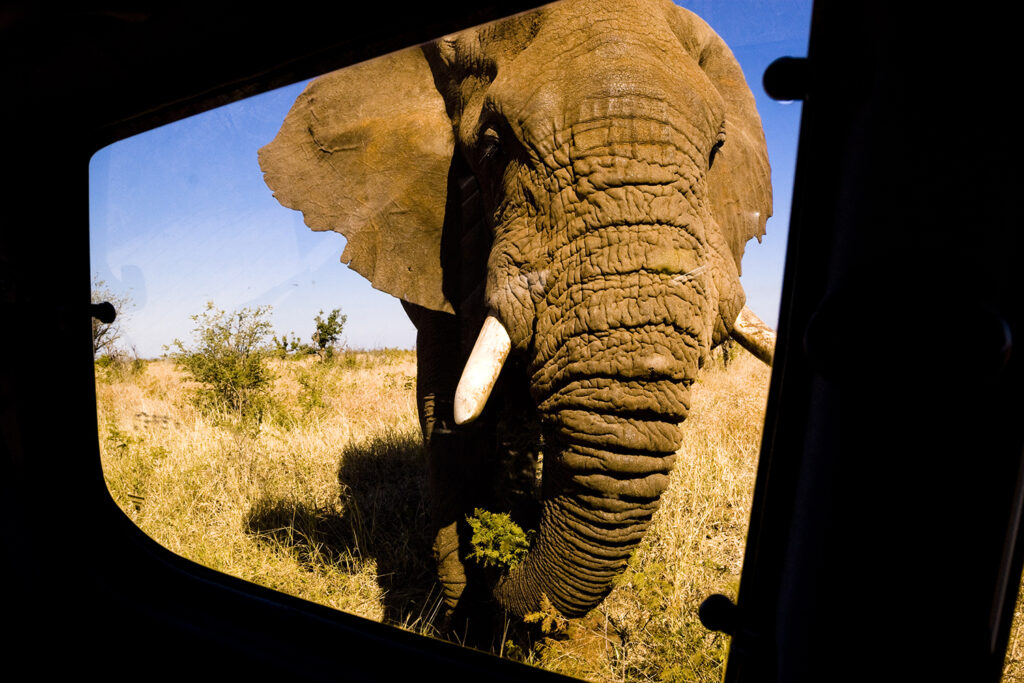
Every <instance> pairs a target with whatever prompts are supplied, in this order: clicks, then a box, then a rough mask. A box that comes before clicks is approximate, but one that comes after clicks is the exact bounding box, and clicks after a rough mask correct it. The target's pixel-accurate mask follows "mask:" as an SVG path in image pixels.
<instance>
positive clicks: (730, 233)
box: [667, 5, 772, 272]
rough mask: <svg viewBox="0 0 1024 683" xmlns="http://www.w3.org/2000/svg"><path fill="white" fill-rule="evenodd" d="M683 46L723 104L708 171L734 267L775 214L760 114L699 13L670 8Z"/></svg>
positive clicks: (740, 74) (724, 47)
mask: <svg viewBox="0 0 1024 683" xmlns="http://www.w3.org/2000/svg"><path fill="white" fill-rule="evenodd" d="M667 10H668V15H669V16H668V21H669V24H670V26H671V27H672V30H673V32H674V33H675V34H676V36H677V37H678V38H679V40H680V42H682V44H683V47H684V48H685V49H686V50H687V52H689V54H690V55H692V56H693V57H694V59H696V60H697V63H698V64H699V65H700V67H701V69H703V70H704V73H705V74H706V75H707V77H708V78H709V79H710V80H711V83H712V84H713V85H714V86H715V88H716V89H717V90H718V93H719V94H720V95H721V97H722V100H723V101H724V103H725V143H724V144H723V145H722V147H721V149H719V150H718V153H717V154H716V155H715V159H714V163H713V164H712V166H711V170H710V171H709V172H708V186H709V192H710V195H711V196H710V200H711V210H712V212H713V214H714V216H715V220H716V221H717V222H718V225H719V227H720V228H721V230H722V233H723V234H724V235H725V239H726V241H727V242H728V244H729V249H730V251H731V252H732V255H733V258H734V259H735V260H736V270H737V272H739V270H740V261H741V259H742V258H743V250H744V248H745V246H746V244H747V241H748V240H749V239H750V238H752V237H756V238H757V240H758V241H759V242H760V241H761V236H762V235H764V233H765V229H764V226H765V222H766V221H767V220H768V218H769V217H770V216H771V215H772V182H771V170H770V168H769V166H768V147H767V145H766V144H765V139H764V131H763V130H762V128H761V117H760V116H758V114H757V107H756V105H755V104H754V95H753V93H751V92H750V88H749V87H748V86H747V81H746V79H745V78H744V77H743V70H742V69H740V65H739V62H737V61H736V57H734V56H733V54H732V51H731V50H730V49H729V47H728V46H727V45H726V44H725V41H723V40H722V39H721V38H720V37H719V36H718V34H717V33H715V32H714V30H712V28H711V27H710V26H708V25H707V24H706V23H704V21H703V20H702V19H700V18H699V17H698V16H697V15H695V14H693V13H692V12H689V11H687V10H685V9H683V8H681V7H677V6H675V5H672V6H670V7H668V8H667Z"/></svg>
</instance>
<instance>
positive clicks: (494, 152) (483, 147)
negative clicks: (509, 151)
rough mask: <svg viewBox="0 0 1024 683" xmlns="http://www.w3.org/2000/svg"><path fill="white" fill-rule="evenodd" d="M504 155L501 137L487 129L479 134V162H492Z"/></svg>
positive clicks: (494, 131)
mask: <svg viewBox="0 0 1024 683" xmlns="http://www.w3.org/2000/svg"><path fill="white" fill-rule="evenodd" d="M503 153H504V148H503V147H502V144H501V136H500V135H498V131H496V130H495V129H494V128H487V129H485V130H484V132H483V133H481V134H480V162H481V163H488V162H491V161H494V160H495V159H497V158H498V157H500V156H501V155H502V154H503Z"/></svg>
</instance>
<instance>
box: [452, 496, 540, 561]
mask: <svg viewBox="0 0 1024 683" xmlns="http://www.w3.org/2000/svg"><path fill="white" fill-rule="evenodd" d="M466 521H467V522H469V526H470V528H471V529H472V530H473V537H472V538H471V539H470V543H471V544H472V546H473V552H471V553H470V554H469V557H470V558H471V559H474V560H476V561H477V562H479V563H480V564H482V565H483V566H484V567H501V568H504V569H512V568H513V567H515V566H516V565H517V564H519V563H520V562H522V560H523V558H524V557H526V553H527V551H528V550H529V549H530V538H529V535H528V534H527V533H526V532H525V531H523V529H522V527H520V526H519V525H518V524H516V523H515V522H513V521H512V518H511V517H509V515H508V513H506V512H488V511H487V510H482V509H480V508H476V509H475V510H473V515H472V516H471V517H466Z"/></svg>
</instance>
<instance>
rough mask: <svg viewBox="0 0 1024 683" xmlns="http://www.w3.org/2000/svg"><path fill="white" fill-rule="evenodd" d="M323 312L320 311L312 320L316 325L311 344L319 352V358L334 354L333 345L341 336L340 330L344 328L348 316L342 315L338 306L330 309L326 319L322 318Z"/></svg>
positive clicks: (329, 356)
mask: <svg viewBox="0 0 1024 683" xmlns="http://www.w3.org/2000/svg"><path fill="white" fill-rule="evenodd" d="M323 314H324V312H323V311H320V313H319V315H317V316H316V318H315V319H314V320H313V323H314V324H315V325H316V330H315V331H314V332H313V344H315V345H316V352H317V353H319V354H320V358H321V359H327V358H331V357H332V356H334V346H335V345H336V344H337V343H338V339H340V338H341V331H342V330H343V329H344V328H345V321H347V320H348V316H347V315H342V314H341V309H340V308H335V309H334V310H333V311H331V312H330V313H329V314H328V316H327V319H326V320H325V319H324V318H323Z"/></svg>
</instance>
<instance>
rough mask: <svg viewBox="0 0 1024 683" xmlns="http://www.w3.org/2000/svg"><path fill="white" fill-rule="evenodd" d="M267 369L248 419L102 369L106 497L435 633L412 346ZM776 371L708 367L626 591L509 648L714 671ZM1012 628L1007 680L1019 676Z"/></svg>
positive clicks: (149, 528) (171, 383) (594, 674)
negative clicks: (723, 599)
mask: <svg viewBox="0 0 1024 683" xmlns="http://www.w3.org/2000/svg"><path fill="white" fill-rule="evenodd" d="M274 371H275V373H276V374H277V380H276V382H275V386H274V401H273V407H272V409H271V410H270V412H269V413H268V416H267V418H266V419H265V420H264V422H263V423H262V424H261V425H260V427H259V428H258V430H251V429H250V430H239V429H233V428H231V427H230V426H227V423H226V422H225V421H224V420H223V419H217V418H216V417H215V416H209V415H204V414H202V413H200V412H199V411H197V410H196V409H195V408H194V407H193V406H192V405H191V403H190V401H189V390H190V386H189V384H188V382H186V381H185V380H184V377H183V376H182V374H181V373H180V372H179V371H177V370H176V369H175V368H174V366H173V364H171V363H170V362H169V361H155V362H150V363H147V364H146V365H145V367H144V369H142V371H141V372H138V371H137V372H134V373H133V372H130V371H117V369H116V368H115V369H101V370H98V371H97V372H98V377H97V394H98V399H99V400H98V410H99V425H100V433H99V437H100V443H101V452H102V457H103V468H104V473H105V475H106V478H107V484H108V486H109V488H110V491H111V494H112V495H113V497H114V499H115V500H116V501H117V503H118V504H119V505H120V506H121V507H122V509H123V510H124V511H125V513H126V514H127V515H128V516H129V517H131V519H132V520H133V521H134V522H135V523H136V524H137V525H138V526H139V527H140V528H141V529H142V530H143V531H145V532H146V533H147V534H149V535H150V536H151V537H153V538H154V539H156V540H157V541H158V542H159V543H161V544H162V545H164V546H166V547H167V548H170V549H171V550H173V551H175V552H177V553H179V554H181V555H183V556H185V557H187V558H190V559H192V560H195V561H197V562H200V563H202V564H204V565H206V566H209V567H212V568H214V569H217V570H219V571H223V572H225V573H228V574H232V575H234V576H238V577H241V578H244V579H247V580H250V581H253V582H255V583H258V584H262V585H264V586H268V587H270V588H274V589H277V590H280V591H283V592H285V593H290V594H292V595H296V596H299V597H302V598H305V599H307V600H311V601H315V602H319V603H322V604H325V605H329V606H331V607H335V608H337V609H339V610H344V611H346V612H351V613H354V614H358V615H360V616H363V617H367V618H370V619H375V620H378V621H385V622H386V623H390V624H393V625H396V626H399V627H402V628H406V629H410V630H413V631H416V632H419V633H423V634H426V635H436V632H435V630H434V624H435V617H436V616H437V610H438V603H439V601H438V592H437V588H436V586H435V581H434V578H433V571H432V567H431V561H430V549H429V548H430V540H429V538H427V535H428V533H427V523H426V504H425V491H424V486H425V471H424V461H423V453H422V446H421V440H420V436H419V429H418V425H417V421H416V409H415V399H414V394H415V388H414V385H415V380H414V377H415V374H416V369H415V357H414V354H413V353H412V352H400V351H380V352H362V353H359V352H357V353H352V352H350V353H345V354H342V355H341V356H340V357H338V358H335V359H334V361H333V362H331V363H329V364H323V363H320V362H318V361H316V360H315V359H313V358H307V359H305V360H301V361H291V360H289V361H275V362H274ZM768 379H769V371H768V369H767V368H765V367H764V366H763V365H761V364H760V363H759V362H758V361H756V360H755V359H753V357H752V356H750V355H748V354H746V353H743V354H741V355H740V356H739V357H738V358H737V359H735V360H734V361H733V362H732V363H731V364H730V365H729V367H728V368H726V367H724V365H723V363H722V361H721V359H720V358H716V359H715V361H714V362H713V363H710V364H709V367H706V368H705V370H704V373H703V376H702V378H701V380H700V381H699V382H698V383H697V384H696V385H695V386H694V391H693V406H692V411H691V416H690V418H689V420H688V424H687V428H686V430H685V435H686V436H685V442H684V444H683V448H682V450H681V451H680V457H679V459H678V461H677V464H676V467H675V470H674V472H673V474H672V478H671V484H670V487H669V490H668V492H667V493H666V495H665V496H664V498H663V501H662V505H661V509H660V510H659V511H658V513H657V515H656V516H655V520H654V523H653V526H652V528H651V530H650V533H649V534H648V535H647V537H646V538H645V539H644V541H643V543H642V545H641V546H640V547H639V548H638V549H637V551H636V553H635V554H634V556H633V558H632V560H631V561H630V565H629V569H628V571H627V572H626V573H625V574H624V575H623V576H622V577H621V579H620V580H619V582H618V584H617V586H616V588H615V590H614V591H613V592H612V593H611V595H610V596H609V597H608V598H607V600H605V602H604V603H603V604H602V605H601V606H600V607H599V608H598V609H596V610H594V611H593V612H592V613H591V614H590V615H589V616H588V617H587V618H585V619H581V620H576V621H573V622H572V623H570V624H569V626H568V632H567V633H563V634H560V635H558V636H553V637H547V638H542V639H541V640H539V641H538V642H536V643H534V645H533V647H530V646H529V645H523V644H518V645H516V644H512V643H507V644H506V646H504V647H503V648H502V651H501V653H500V654H503V655H505V656H513V657H515V658H518V659H521V660H524V661H527V662H529V663H532V664H535V665H539V666H543V667H545V668H549V669H553V670H556V671H559V672H562V673H566V674H569V675H573V676H578V677H582V678H587V679H590V680H599V681H654V680H659V681H666V680H679V681H719V680H721V676H722V673H723V670H724V662H725V657H726V654H727V651H728V639H727V638H726V637H724V636H722V635H719V634H713V633H708V632H707V631H706V630H705V629H704V628H703V626H701V625H700V623H699V621H698V619H697V616H696V611H697V607H698V606H699V605H700V603H701V601H702V600H703V599H704V598H705V597H707V596H708V595H710V594H712V593H724V594H725V595H728V596H729V597H730V598H733V599H735V597H736V592H737V589H738V587H739V574H740V569H741V566H742V557H743V549H744V543H745V537H746V528H747V523H748V517H749V514H750V501H751V496H752V493H753V485H754V475H755V471H756V459H757V453H758V449H759V446H760V437H761V429H762V421H763V415H764V406H765V400H766V396H767V387H768ZM1021 611H1024V608H1022V606H1021V604H1020V603H1018V617H1020V612H1021ZM1019 621H1020V619H1019V618H1018V619H1017V620H1016V621H1015V624H1014V632H1013V634H1012V637H1011V643H1010V648H1009V654H1008V657H1007V664H1006V668H1005V672H1004V680H1007V681H1024V660H1022V657H1024V646H1022V644H1021V643H1022V642H1024V634H1022V633H1021V632H1020V629H1019V623H1018V622H1019Z"/></svg>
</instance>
